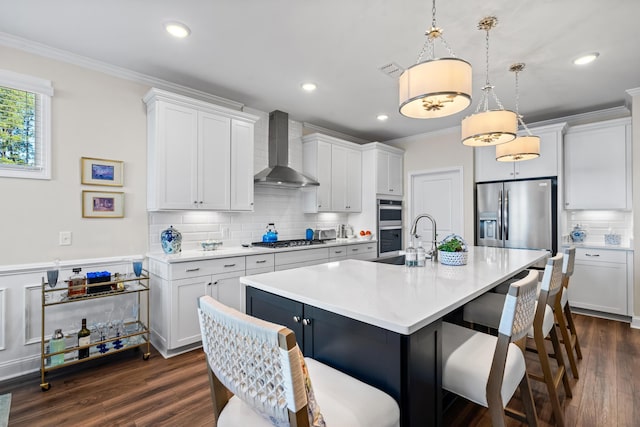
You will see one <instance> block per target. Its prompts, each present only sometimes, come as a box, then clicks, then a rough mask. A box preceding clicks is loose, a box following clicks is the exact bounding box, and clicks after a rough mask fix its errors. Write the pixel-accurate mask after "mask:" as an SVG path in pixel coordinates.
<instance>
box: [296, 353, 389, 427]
mask: <svg viewBox="0 0 640 427" xmlns="http://www.w3.org/2000/svg"><path fill="white" fill-rule="evenodd" d="M304 360H305V362H307V368H308V369H309V375H310V376H311V378H312V379H313V389H314V391H315V394H316V399H317V400H318V403H319V404H320V407H321V408H322V415H324V419H325V420H326V422H327V425H328V426H331V427H333V426H336V427H338V426H345V427H346V426H350V427H367V426H379V427H387V426H388V427H392V426H399V425H400V408H399V407H398V403H397V402H396V401H395V400H394V399H393V398H392V397H391V396H389V395H388V394H386V393H384V392H382V391H381V390H378V389H377V388H374V387H372V386H370V385H368V384H365V383H363V382H362V381H359V380H357V379H355V378H353V377H351V376H349V375H346V374H343V373H342V372H340V371H338V370H337V369H333V368H331V367H330V366H327V365H325V364H322V363H320V362H318V361H316V360H314V359H311V358H305V359H304Z"/></svg>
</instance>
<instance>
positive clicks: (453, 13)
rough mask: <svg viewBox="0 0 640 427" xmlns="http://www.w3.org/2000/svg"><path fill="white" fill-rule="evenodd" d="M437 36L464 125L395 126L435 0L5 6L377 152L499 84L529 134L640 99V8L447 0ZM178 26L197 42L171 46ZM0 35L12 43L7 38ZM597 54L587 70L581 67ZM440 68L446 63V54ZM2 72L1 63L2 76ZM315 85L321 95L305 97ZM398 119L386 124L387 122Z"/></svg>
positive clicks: (23, 1) (12, 18) (149, 71)
mask: <svg viewBox="0 0 640 427" xmlns="http://www.w3.org/2000/svg"><path fill="white" fill-rule="evenodd" d="M436 6H437V23H438V25H439V26H440V27H442V28H443V29H444V37H445V40H446V41H447V42H448V44H449V46H451V48H452V49H453V51H454V52H455V54H456V56H458V57H460V58H463V59H465V60H467V61H469V62H470V63H471V64H472V66H473V78H474V83H473V87H474V89H473V99H474V102H473V104H472V105H471V107H469V108H468V109H467V110H465V111H463V112H461V113H458V114H456V115H454V116H451V117H447V118H441V119H431V120H418V119H408V118H405V117H403V116H401V115H400V114H399V113H398V95H397V81H396V79H393V78H391V77H389V76H387V75H385V74H383V73H382V72H381V71H379V67H381V66H383V65H385V64H388V63H389V62H395V63H397V64H399V65H401V66H402V67H408V66H411V65H413V64H414V63H415V61H416V59H417V56H418V53H419V51H420V49H421V48H422V45H423V43H424V35H423V34H424V31H425V30H426V29H427V28H428V27H429V26H430V25H431V1H429V0H421V1H418V0H399V1H390V0H321V1H313V0H215V1H214V0H183V1H175V0H109V1H100V0H56V1H51V0H0V10H2V12H1V13H0V32H2V33H5V35H7V34H9V35H12V36H17V37H20V38H24V39H27V40H29V41H34V42H38V43H42V44H45V45H47V46H51V47H55V48H57V49H62V50H64V51H68V52H72V53H75V54H78V55H82V56H85V57H88V58H92V59H95V60H99V61H103V62H106V63H109V64H113V65H116V66H119V67H123V68H126V69H129V70H132V71H136V72H139V73H143V74H145V75H149V76H152V77H156V78H160V79H164V80H167V81H170V82H174V83H177V84H180V85H184V86H188V87H191V88H194V89H197V90H201V91H204V92H207V93H211V94H214V95H217V96H221V97H224V98H228V99H232V100H234V101H238V102H241V103H243V104H245V105H246V106H247V107H251V108H257V109H260V110H263V111H271V110H275V109H279V110H283V111H286V112H288V113H289V114H290V118H291V119H294V120H299V121H302V122H308V123H312V124H314V125H317V126H321V127H325V128H328V129H333V130H336V131H339V132H343V133H345V134H349V135H353V136H355V137H359V138H363V139H366V140H377V141H385V140H390V139H394V138H399V137H403V136H408V135H415V134H419V133H423V132H430V131H434V130H437V129H442V128H448V127H452V126H457V125H458V124H459V123H460V121H461V120H462V118H463V117H465V116H466V115H468V114H471V113H472V112H473V111H475V108H476V105H477V102H478V101H479V99H480V96H481V87H482V86H483V84H484V81H485V33H484V31H480V30H478V29H477V23H478V21H479V20H480V19H481V18H482V17H484V16H487V15H495V16H497V17H498V19H499V24H498V26H497V27H496V28H495V29H493V30H492V31H491V34H490V71H489V73H490V74H489V78H490V81H491V83H493V84H494V85H495V92H496V94H497V95H498V97H499V98H500V100H501V101H502V103H503V104H504V106H505V107H506V108H510V109H514V108H515V78H514V74H513V73H510V72H509V71H508V68H509V65H511V64H512V63H514V62H525V63H526V64H527V67H526V70H525V71H524V72H522V73H521V74H520V112H521V113H522V114H523V115H524V119H525V121H526V122H527V123H532V122H535V121H539V120H545V119H548V118H553V117H559V116H564V115H569V114H575V113H581V112H586V111H594V110H598V109H602V108H607V107H613V106H620V105H623V104H624V100H625V90H627V89H633V88H638V87H640V46H639V43H638V41H637V40H638V24H637V21H638V18H639V17H640V1H638V0H607V1H604V0H601V1H595V0H535V1H534V0H483V1H481V2H480V1H477V0H448V1H443V0H440V1H439V2H438V3H437V4H436ZM168 20H178V21H181V22H184V23H186V24H187V25H188V26H189V27H190V28H191V31H192V33H191V36H190V37H188V38H186V39H183V40H178V39H174V38H172V37H170V36H169V35H168V34H167V33H166V32H165V31H164V29H163V26H162V23H163V22H165V21H168ZM0 35H1V34H0ZM592 51H597V52H599V53H600V58H599V59H598V60H597V61H596V62H595V63H593V64H591V65H590V66H586V67H582V68H579V67H577V66H575V65H573V64H572V60H573V59H574V58H576V57H577V56H579V55H580V54H583V53H587V52H592ZM436 56H446V50H445V49H444V48H443V47H442V45H441V44H440V43H437V45H436ZM1 67H2V62H1V59H0V68H1ZM306 81H313V82H315V83H316V84H317V85H318V90H317V91H316V92H315V93H311V94H309V93H305V92H303V91H302V90H300V84H301V83H302V82H306ZM380 113H386V114H388V115H389V120H388V121H387V122H386V123H381V122H378V121H377V120H376V116H377V115H378V114H380Z"/></svg>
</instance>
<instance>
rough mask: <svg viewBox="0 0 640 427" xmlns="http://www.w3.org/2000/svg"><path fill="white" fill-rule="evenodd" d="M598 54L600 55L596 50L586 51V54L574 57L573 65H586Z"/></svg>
mask: <svg viewBox="0 0 640 427" xmlns="http://www.w3.org/2000/svg"><path fill="white" fill-rule="evenodd" d="M598 56H600V54H599V53H598V52H593V53H588V54H586V55H583V56H581V57H579V58H576V59H574V60H573V63H574V64H575V65H586V64H589V63H591V62H593V61H595V60H596V59H597V58H598Z"/></svg>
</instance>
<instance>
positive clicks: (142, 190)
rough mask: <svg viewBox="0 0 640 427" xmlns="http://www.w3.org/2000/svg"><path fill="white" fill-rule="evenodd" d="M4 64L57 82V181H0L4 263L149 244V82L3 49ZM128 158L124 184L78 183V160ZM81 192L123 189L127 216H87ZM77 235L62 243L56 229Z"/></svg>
mask: <svg viewBox="0 0 640 427" xmlns="http://www.w3.org/2000/svg"><path fill="white" fill-rule="evenodd" d="M0 58H2V62H1V63H0V67H2V68H4V69H8V70H11V71H14V72H18V73H23V74H28V75H32V76H35V77H39V78H42V79H47V80H51V81H52V84H53V87H54V96H53V99H52V168H53V170H52V172H53V174H52V179H51V180H34V179H13V178H0V194H1V195H2V199H1V201H0V224H1V225H2V243H1V244H0V267H1V266H3V265H10V264H25V263H36V262H49V261H53V260H54V259H56V258H59V259H61V260H68V259H82V258H97V257H111V256H119V255H126V254H141V253H144V252H145V251H146V249H147V212H146V110H145V107H144V103H143V102H142V96H143V95H144V93H145V92H146V91H147V90H148V89H149V87H148V86H145V85H142V84H139V83H134V82H131V81H128V80H123V79H119V78H116V77H111V76H108V75H106V74H103V73H99V72H96V71H91V70H88V69H85V68H81V67H78V66H74V65H70V64H67V63H64V62H60V61H55V60H51V59H47V58H44V57H41V56H36V55H33V54H29V53H26V52H22V51H19V50H14V49H10V48H7V47H3V46H0ZM81 157H97V158H105V159H113V160H122V161H124V187H122V188H119V187H102V186H87V185H84V186H83V185H81V184H80V158H81ZM82 190H97V191H122V192H124V193H125V218H122V219H97V218H82V204H81V194H82ZM60 231H71V232H72V245H71V246H59V245H58V233H59V232H60Z"/></svg>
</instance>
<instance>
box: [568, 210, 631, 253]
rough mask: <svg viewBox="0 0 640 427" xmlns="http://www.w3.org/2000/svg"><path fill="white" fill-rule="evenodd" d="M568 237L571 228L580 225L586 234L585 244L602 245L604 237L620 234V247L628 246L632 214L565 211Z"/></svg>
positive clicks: (622, 212) (625, 212)
mask: <svg viewBox="0 0 640 427" xmlns="http://www.w3.org/2000/svg"><path fill="white" fill-rule="evenodd" d="M567 213H568V215H567V230H564V232H563V235H566V236H568V235H569V233H570V232H571V230H572V229H573V227H575V226H576V225H577V224H580V225H581V226H582V228H583V229H584V231H585V232H586V233H587V237H586V238H585V242H586V243H592V244H594V243H597V244H600V243H602V244H604V235H605V234H608V233H614V234H620V235H621V237H622V239H621V242H622V245H628V244H629V239H630V238H632V237H633V212H628V211H567ZM567 238H568V237H567Z"/></svg>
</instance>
